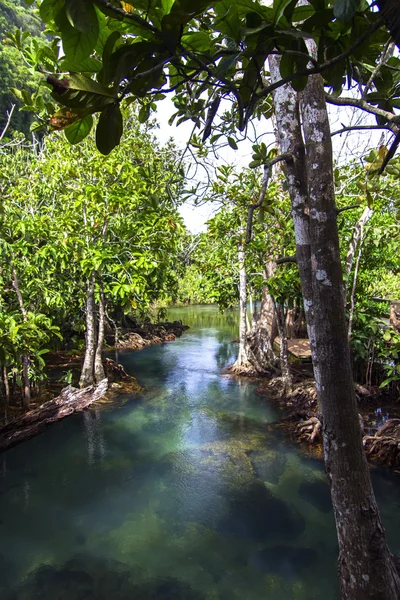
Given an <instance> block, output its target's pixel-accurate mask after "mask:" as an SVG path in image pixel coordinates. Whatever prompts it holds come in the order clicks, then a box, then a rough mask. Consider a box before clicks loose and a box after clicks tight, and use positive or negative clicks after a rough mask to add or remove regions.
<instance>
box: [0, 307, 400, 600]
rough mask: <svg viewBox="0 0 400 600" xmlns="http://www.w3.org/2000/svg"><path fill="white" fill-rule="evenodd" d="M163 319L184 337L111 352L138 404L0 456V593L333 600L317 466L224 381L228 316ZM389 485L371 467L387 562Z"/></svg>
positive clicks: (251, 399) (395, 525)
mask: <svg viewBox="0 0 400 600" xmlns="http://www.w3.org/2000/svg"><path fill="white" fill-rule="evenodd" d="M169 316H170V318H181V319H182V320H183V321H184V322H187V323H188V324H189V325H191V326H192V328H191V330H190V331H188V332H187V333H185V335H184V336H183V337H182V338H180V339H179V340H177V341H176V342H174V343H170V344H166V345H163V346H155V347H152V348H148V349H145V350H143V351H141V352H136V353H132V352H127V353H122V354H121V355H120V360H121V362H123V364H124V365H125V367H126V368H127V369H128V370H129V372H131V373H132V374H134V375H135V376H136V377H137V378H138V380H139V382H140V383H141V384H142V385H144V386H145V388H146V392H145V393H143V394H142V395H141V396H140V397H139V398H134V399H130V400H128V401H127V402H126V403H125V404H122V405H120V406H119V407H115V408H113V409H112V410H102V411H99V410H96V411H91V412H87V413H85V414H83V415H74V416H72V417H69V418H68V419H65V420H64V421H61V422H60V423H58V424H56V425H54V426H52V427H51V428H49V429H48V430H47V431H46V432H45V433H44V434H43V435H41V436H39V437H36V438H34V439H32V440H30V441H28V442H26V443H25V444H23V445H21V446H18V447H16V448H14V449H12V450H11V451H9V452H7V453H5V454H3V455H1V456H0V596H1V598H2V599H6V600H11V599H12V600H33V599H36V598H37V599H41V600H61V599H62V600H94V599H96V600H103V599H104V600H106V599H107V600H108V599H110V600H128V599H129V600H131V599H135V600H142V599H143V600H147V599H150V598H151V599H157V600H175V599H178V600H179V599H182V600H183V599H184V600H201V599H207V600H217V599H218V600H219V599H220V600H235V599H237V600H239V599H240V600H265V599H268V600H286V599H287V600H291V599H294V600H300V599H301V600H311V599H314V598H315V599H318V600H320V599H321V598H323V599H324V600H333V599H337V598H338V590H337V583H336V555H337V548H336V539H335V529H334V523H333V515H332V510H331V505H330V498H329V492H328V488H327V485H326V480H325V475H324V472H323V468H322V465H321V464H320V463H319V462H317V461H311V460H307V459H305V458H303V457H301V456H300V455H299V454H298V452H297V450H296V448H295V447H293V446H292V445H290V444H288V443H285V442H284V440H283V439H282V438H281V437H280V436H279V434H277V433H276V432H274V431H272V430H271V428H270V427H269V424H270V423H272V422H274V421H275V420H276V418H277V414H276V413H275V411H274V409H272V408H271V407H269V406H268V405H267V404H266V402H265V401H264V400H262V399H261V398H260V397H258V396H257V395H256V394H255V392H254V390H255V385H254V383H252V382H251V381H250V380H241V381H238V380H236V379H233V378H230V377H228V376H226V375H224V374H223V369H224V367H225V366H227V365H228V364H230V363H231V362H233V360H234V358H235V354H236V352H237V346H236V345H235V344H232V343H231V340H232V338H233V337H235V336H236V335H237V332H236V315H234V314H231V315H228V316H221V315H219V314H218V312H217V311H216V309H214V308H212V307H203V308H201V307H200V308H199V307H196V308H193V307H190V308H183V309H175V310H174V311H171V314H170V315H169ZM398 477H399V476H398V475H396V474H393V473H391V472H389V471H385V470H375V471H374V482H375V488H376V492H377V495H378V500H379V503H380V506H381V509H382V512H383V517H384V520H385V524H386V525H387V529H388V535H389V539H390V543H391V547H392V550H393V551H394V552H400V541H399V540H400V535H399V534H400V511H399V502H400V500H399V499H400V494H399V492H400V480H399V479H398Z"/></svg>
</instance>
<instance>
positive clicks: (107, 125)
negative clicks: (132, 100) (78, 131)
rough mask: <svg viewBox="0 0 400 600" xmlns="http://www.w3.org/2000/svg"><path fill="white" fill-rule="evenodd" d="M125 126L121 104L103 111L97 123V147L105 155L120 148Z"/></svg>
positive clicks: (112, 105) (113, 105)
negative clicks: (117, 147)
mask: <svg viewBox="0 0 400 600" xmlns="http://www.w3.org/2000/svg"><path fill="white" fill-rule="evenodd" d="M123 129H124V125H123V119H122V114H121V109H120V107H119V104H111V105H110V106H107V108H105V109H104V110H103V112H102V113H101V115H100V118H99V121H98V123H97V129H96V146H97V148H98V149H99V151H100V152H101V153H102V154H104V155H107V154H110V152H111V151H112V150H113V149H114V148H115V147H116V146H118V144H119V142H120V139H121V136H122V133H123Z"/></svg>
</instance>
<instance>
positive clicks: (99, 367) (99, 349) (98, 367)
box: [94, 281, 106, 383]
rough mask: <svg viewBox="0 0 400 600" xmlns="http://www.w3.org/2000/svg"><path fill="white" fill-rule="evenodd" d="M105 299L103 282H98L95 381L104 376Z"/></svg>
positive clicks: (97, 381)
mask: <svg viewBox="0 0 400 600" xmlns="http://www.w3.org/2000/svg"><path fill="white" fill-rule="evenodd" d="M105 312H106V311H105V299H104V289H103V282H102V281H101V282H100V298H99V324H98V333H97V346H96V354H95V358H94V376H95V381H96V383H100V381H103V379H104V377H105V373H104V366H103V345H104V323H105Z"/></svg>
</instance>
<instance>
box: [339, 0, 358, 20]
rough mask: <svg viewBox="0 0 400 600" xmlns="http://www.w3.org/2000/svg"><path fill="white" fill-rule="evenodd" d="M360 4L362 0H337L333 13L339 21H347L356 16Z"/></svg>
mask: <svg viewBox="0 0 400 600" xmlns="http://www.w3.org/2000/svg"><path fill="white" fill-rule="evenodd" d="M359 6H360V0H335V2H334V5H333V14H334V15H335V17H336V18H337V19H339V21H342V23H345V22H346V21H349V20H350V19H352V18H353V17H354V15H355V14H356V12H357V9H358V7H359Z"/></svg>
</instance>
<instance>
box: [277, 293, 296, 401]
mask: <svg viewBox="0 0 400 600" xmlns="http://www.w3.org/2000/svg"><path fill="white" fill-rule="evenodd" d="M274 304H275V312H276V317H277V318H276V322H277V325H278V331H279V339H280V345H279V358H280V367H281V374H282V380H283V383H284V390H283V391H284V393H285V394H288V393H289V392H290V391H291V390H292V387H293V382H292V375H291V373H290V369H289V353H288V337H287V329H286V314H285V310H284V307H283V305H282V304H281V303H280V302H274Z"/></svg>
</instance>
